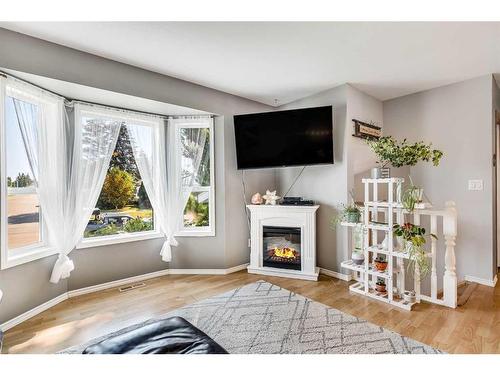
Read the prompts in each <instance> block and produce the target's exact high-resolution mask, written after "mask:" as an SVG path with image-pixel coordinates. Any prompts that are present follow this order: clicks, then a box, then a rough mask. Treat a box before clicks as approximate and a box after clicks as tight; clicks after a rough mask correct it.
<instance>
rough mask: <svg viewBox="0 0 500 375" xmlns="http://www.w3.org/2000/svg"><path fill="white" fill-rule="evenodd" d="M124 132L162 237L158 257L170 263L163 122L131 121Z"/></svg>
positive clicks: (170, 233)
mask: <svg viewBox="0 0 500 375" xmlns="http://www.w3.org/2000/svg"><path fill="white" fill-rule="evenodd" d="M127 130H128V133H129V136H130V142H131V144H132V150H133V152H134V158H135V162H136V164H137V168H139V173H140V175H141V178H142V183H143V184H144V188H145V189H146V193H147V194H148V197H149V201H150V202H151V206H152V207H153V211H154V215H155V227H156V228H158V229H159V230H160V232H162V233H163V234H165V236H166V240H165V242H164V243H163V246H162V249H161V252H160V253H161V254H162V259H163V260H164V261H166V262H169V261H170V260H171V250H170V246H171V245H174V246H175V245H177V243H176V242H175V238H174V237H173V230H172V227H171V225H170V222H169V218H168V215H167V212H168V209H169V198H168V197H169V193H168V186H167V167H166V166H167V158H166V156H167V154H166V147H165V143H166V142H165V140H166V137H165V125H164V121H162V120H160V119H157V120H156V121H154V122H153V123H150V124H149V125H145V124H140V123H137V122H135V121H132V122H130V123H128V124H127Z"/></svg>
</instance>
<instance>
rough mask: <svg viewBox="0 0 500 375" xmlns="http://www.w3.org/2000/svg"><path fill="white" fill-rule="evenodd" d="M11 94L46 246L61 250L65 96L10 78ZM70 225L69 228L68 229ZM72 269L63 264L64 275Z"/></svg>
mask: <svg viewBox="0 0 500 375" xmlns="http://www.w3.org/2000/svg"><path fill="white" fill-rule="evenodd" d="M6 93H7V95H9V96H10V97H12V99H13V103H14V109H15V113H16V116H17V120H18V125H19V129H20V132H21V135H22V139H23V143H24V147H25V149H26V154H27V156H28V162H29V165H30V169H31V173H32V175H33V179H34V181H35V185H36V189H37V194H38V198H39V202H40V207H41V209H40V212H41V215H42V219H43V223H44V226H45V228H46V233H47V234H48V238H45V239H44V242H45V245H47V246H52V247H55V248H56V249H57V250H59V251H63V250H62V249H63V248H64V241H63V240H62V238H64V236H65V233H66V231H67V230H72V228H71V227H69V228H68V227H67V222H66V219H67V217H66V215H65V213H66V212H68V210H67V204H68V199H69V197H68V191H67V180H68V162H69V161H68V157H67V155H68V150H69V147H70V145H69V144H68V142H67V140H68V136H67V131H68V126H69V124H68V118H67V115H66V108H65V105H64V99H63V98H60V97H57V96H55V95H52V94H50V93H48V92H45V91H44V90H41V89H38V88H35V87H32V86H30V85H27V84H24V83H22V82H19V81H17V80H13V79H9V80H8V85H7V90H6ZM70 228H71V229H70ZM72 269H73V265H72V264H66V265H65V271H64V274H68V275H69V272H70V271H71V270H72Z"/></svg>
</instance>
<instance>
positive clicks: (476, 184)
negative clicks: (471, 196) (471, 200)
mask: <svg viewBox="0 0 500 375" xmlns="http://www.w3.org/2000/svg"><path fill="white" fill-rule="evenodd" d="M469 190H483V180H469Z"/></svg>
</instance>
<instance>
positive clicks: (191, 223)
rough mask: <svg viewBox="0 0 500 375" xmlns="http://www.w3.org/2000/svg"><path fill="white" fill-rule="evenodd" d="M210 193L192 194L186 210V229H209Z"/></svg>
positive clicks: (199, 192) (198, 192)
mask: <svg viewBox="0 0 500 375" xmlns="http://www.w3.org/2000/svg"><path fill="white" fill-rule="evenodd" d="M209 201H210V192H209V191H197V192H192V193H191V195H190V196H189V198H188V201H187V203H186V207H185V208H184V227H186V228H189V227H208V226H209V225H210V222H209Z"/></svg>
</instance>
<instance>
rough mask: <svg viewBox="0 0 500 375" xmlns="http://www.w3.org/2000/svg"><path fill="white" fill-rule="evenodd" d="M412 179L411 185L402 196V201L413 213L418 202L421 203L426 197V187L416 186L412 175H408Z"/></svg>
mask: <svg viewBox="0 0 500 375" xmlns="http://www.w3.org/2000/svg"><path fill="white" fill-rule="evenodd" d="M408 178H409V180H410V186H409V187H407V188H406V189H405V191H404V192H403V194H402V196H401V203H402V204H403V208H404V209H405V210H407V211H408V213H412V212H413V211H414V210H415V206H416V204H417V203H421V202H422V200H423V197H424V189H422V188H420V187H418V186H415V185H414V184H413V180H412V178H411V176H408Z"/></svg>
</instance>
